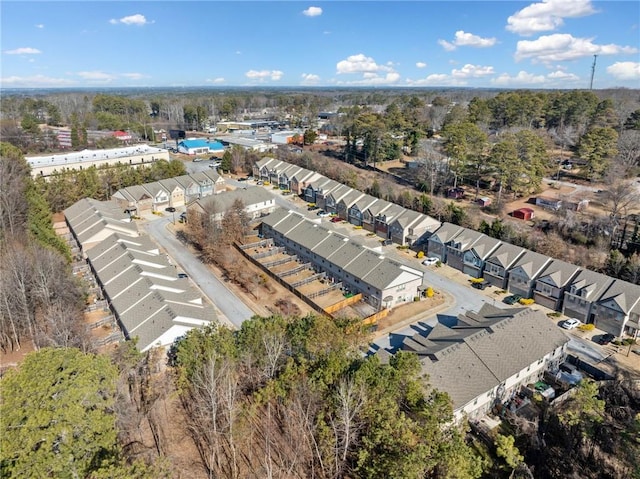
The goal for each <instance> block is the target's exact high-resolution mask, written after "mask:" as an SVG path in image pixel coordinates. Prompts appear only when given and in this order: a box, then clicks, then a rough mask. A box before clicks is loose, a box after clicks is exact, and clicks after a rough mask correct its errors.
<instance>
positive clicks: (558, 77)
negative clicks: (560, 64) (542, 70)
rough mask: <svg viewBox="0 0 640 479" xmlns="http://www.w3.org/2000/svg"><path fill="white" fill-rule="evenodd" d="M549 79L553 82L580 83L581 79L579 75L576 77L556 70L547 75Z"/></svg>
mask: <svg viewBox="0 0 640 479" xmlns="http://www.w3.org/2000/svg"><path fill="white" fill-rule="evenodd" d="M547 78H549V79H551V80H562V81H578V80H580V77H579V76H578V75H574V74H573V73H567V72H565V71H564V70H556V71H554V72H552V73H549V74H548V75H547Z"/></svg>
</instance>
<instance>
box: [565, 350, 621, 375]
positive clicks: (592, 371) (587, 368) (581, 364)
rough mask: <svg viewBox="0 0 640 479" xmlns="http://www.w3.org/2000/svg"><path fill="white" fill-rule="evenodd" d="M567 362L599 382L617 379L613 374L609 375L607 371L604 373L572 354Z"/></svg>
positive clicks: (568, 356)
mask: <svg viewBox="0 0 640 479" xmlns="http://www.w3.org/2000/svg"><path fill="white" fill-rule="evenodd" d="M567 362H568V363H570V364H573V365H574V366H575V367H577V368H578V369H582V370H583V371H584V372H586V373H587V374H588V375H590V376H592V377H593V378H594V379H596V380H597V381H602V380H608V379H615V377H613V376H612V375H611V374H609V373H607V372H606V371H603V370H602V369H600V368H598V367H597V366H594V365H593V364H590V363H588V362H586V361H584V360H582V359H580V358H578V357H577V356H574V355H572V354H569V355H567Z"/></svg>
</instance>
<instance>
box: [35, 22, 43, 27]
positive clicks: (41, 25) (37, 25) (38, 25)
mask: <svg viewBox="0 0 640 479" xmlns="http://www.w3.org/2000/svg"><path fill="white" fill-rule="evenodd" d="M36 28H44V24H42V23H38V24H36Z"/></svg>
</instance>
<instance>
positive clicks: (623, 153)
mask: <svg viewBox="0 0 640 479" xmlns="http://www.w3.org/2000/svg"><path fill="white" fill-rule="evenodd" d="M616 160H617V164H618V165H620V166H621V167H622V172H623V173H624V175H625V176H626V175H627V174H628V173H629V172H630V171H631V170H633V168H636V167H637V166H638V165H640V131H639V130H623V131H622V132H620V136H618V155H617V156H616Z"/></svg>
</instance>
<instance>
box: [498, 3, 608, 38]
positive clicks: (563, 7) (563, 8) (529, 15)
mask: <svg viewBox="0 0 640 479" xmlns="http://www.w3.org/2000/svg"><path fill="white" fill-rule="evenodd" d="M593 13H596V10H595V9H594V8H593V5H591V0H542V2H541V3H532V4H531V5H529V6H527V7H525V8H523V9H522V10H520V11H518V12H516V13H515V14H513V15H511V16H510V17H509V18H508V19H507V30H509V31H510V32H513V33H517V34H519V35H531V34H533V33H539V32H546V31H550V30H556V29H557V28H558V27H561V26H562V25H563V24H564V20H563V19H565V18H578V17H584V16H586V15H591V14H593Z"/></svg>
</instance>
